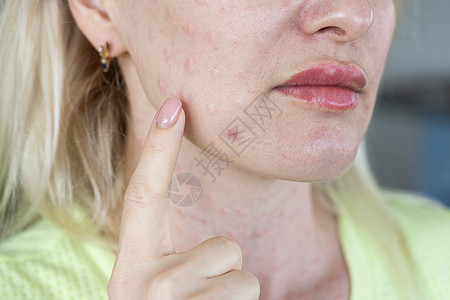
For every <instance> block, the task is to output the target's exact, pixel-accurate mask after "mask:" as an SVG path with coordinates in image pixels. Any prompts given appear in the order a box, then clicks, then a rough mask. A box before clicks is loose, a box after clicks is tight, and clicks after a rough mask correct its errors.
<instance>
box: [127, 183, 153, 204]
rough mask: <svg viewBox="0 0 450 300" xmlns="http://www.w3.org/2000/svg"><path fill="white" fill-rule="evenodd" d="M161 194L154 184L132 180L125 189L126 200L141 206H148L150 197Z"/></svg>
mask: <svg viewBox="0 0 450 300" xmlns="http://www.w3.org/2000/svg"><path fill="white" fill-rule="evenodd" d="M160 194H161V192H158V191H157V190H156V189H155V187H154V186H151V185H148V184H145V183H142V182H136V181H134V182H130V184H129V185H128V187H127V189H126V190H125V195H124V198H125V199H124V200H125V202H128V203H130V202H131V203H133V204H135V205H137V206H139V207H142V206H147V205H148V204H149V199H152V198H153V197H157V196H159V195H160Z"/></svg>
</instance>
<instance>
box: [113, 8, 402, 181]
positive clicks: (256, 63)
mask: <svg viewBox="0 0 450 300" xmlns="http://www.w3.org/2000/svg"><path fill="white" fill-rule="evenodd" d="M112 5H114V8H113V9H112V11H113V14H112V15H111V18H112V19H113V20H114V22H116V23H117V24H118V27H119V30H120V34H121V35H122V38H123V40H124V41H125V43H126V47H127V48H128V52H129V54H130V56H131V58H132V60H133V62H134V67H135V68H136V71H137V73H138V75H139V78H140V84H141V85H142V88H143V90H144V91H145V94H146V95H147V97H148V99H149V101H150V102H151V104H152V105H153V106H154V107H155V108H158V107H159V106H160V105H161V104H162V102H163V101H164V100H165V99H166V98H167V97H169V96H177V97H178V98H179V99H180V100H181V101H182V102H183V108H184V110H185V113H186V128H185V137H186V138H188V139H189V140H190V141H191V142H192V143H194V144H195V145H197V146H198V147H199V148H200V149H205V148H206V147H207V146H208V144H210V142H214V145H215V146H216V147H217V148H219V149H220V150H221V155H222V154H223V153H225V154H226V155H227V157H228V159H229V160H232V161H233V162H232V163H233V164H234V165H235V166H238V167H239V168H241V169H245V170H247V171H250V172H252V173H257V174H260V175H262V176H268V177H276V178H281V179H288V180H296V181H317V180H327V179H333V178H336V177H338V176H340V175H342V174H343V173H344V172H345V171H347V170H348V168H349V167H350V165H351V163H352V162H353V160H354V157H355V154H356V151H357V148H358V145H359V144H360V142H361V140H362V138H363V136H364V134H365V132H366V129H367V126H368V123H369V121H370V118H371V114H372V111H373V107H374V104H375V98H376V93H377V89H378V86H379V82H380V77H381V75H382V72H383V69H384V63H385V59H386V55H387V52H388V49H389V46H390V42H391V38H392V33H393V30H394V27H395V10H394V5H393V3H392V0H279V1H274V0H151V1H150V0H118V1H115V2H114V4H112ZM326 65H328V66H326ZM330 65H331V66H330ZM316 66H324V68H323V69H319V71H317V72H313V74H312V75H310V76H306V77H305V76H303V78H302V79H301V81H300V82H297V86H296V87H293V88H291V89H283V88H280V86H283V85H284V83H285V82H286V81H287V80H288V79H290V78H291V76H292V75H294V74H296V73H299V72H301V71H303V70H306V69H309V68H313V67H316ZM333 66H343V67H344V69H343V72H344V73H339V72H341V71H339V70H337V71H336V69H333ZM351 67H353V68H351ZM355 69H356V70H357V71H356V72H355ZM346 70H347V71H348V70H353V72H350V73H345V72H346ZM358 70H359V71H360V72H359V74H358ZM326 72H328V74H329V75H332V73H333V72H337V73H335V75H338V76H337V77H333V76H328V77H327V76H325V74H326ZM355 74H356V75H359V77H358V76H356V77H352V76H354V75H355ZM361 75H362V76H363V77H362V78H361ZM364 79H365V84H364ZM336 80H337V81H336ZM301 84H303V86H300V85H301ZM345 84H348V85H350V86H352V87H353V88H356V91H354V90H351V89H349V87H348V86H347V87H342V85H345ZM305 85H306V86H305ZM315 85H329V86H328V87H325V88H324V87H317V86H315ZM331 85H334V86H331ZM338 85H340V86H339V87H338ZM277 87H278V88H277ZM283 91H284V92H283ZM289 91H290V92H289ZM294 95H297V96H294ZM305 98H306V99H309V100H311V99H315V100H316V101H318V102H321V103H322V104H324V105H322V104H320V103H315V104H314V103H312V102H310V101H308V100H306V101H305V100H301V99H305ZM355 100H357V102H355ZM349 101H350V102H349ZM333 103H334V105H333ZM131 105H132V106H133V105H142V104H136V103H133V102H132V103H131ZM355 105H356V106H355ZM339 107H340V108H339ZM136 110H137V111H138V110H139V108H136V107H135V109H134V111H136ZM149 122H150V120H149ZM139 138H141V139H145V136H142V137H139ZM210 149H211V148H210ZM199 152H200V150H199ZM221 157H222V158H225V156H221Z"/></svg>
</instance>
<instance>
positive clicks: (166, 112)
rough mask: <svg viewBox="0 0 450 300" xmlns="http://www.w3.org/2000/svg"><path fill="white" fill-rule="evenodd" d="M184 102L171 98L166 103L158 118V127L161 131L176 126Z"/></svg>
mask: <svg viewBox="0 0 450 300" xmlns="http://www.w3.org/2000/svg"><path fill="white" fill-rule="evenodd" d="M181 106H182V102H181V101H180V100H179V99H177V98H175V97H169V98H167V99H166V101H164V103H163V105H162V106H161V108H160V109H159V111H158V114H157V116H156V125H157V126H158V127H159V128H161V129H167V128H170V127H172V126H173V125H175V124H176V123H177V121H178V119H179V115H180V112H181Z"/></svg>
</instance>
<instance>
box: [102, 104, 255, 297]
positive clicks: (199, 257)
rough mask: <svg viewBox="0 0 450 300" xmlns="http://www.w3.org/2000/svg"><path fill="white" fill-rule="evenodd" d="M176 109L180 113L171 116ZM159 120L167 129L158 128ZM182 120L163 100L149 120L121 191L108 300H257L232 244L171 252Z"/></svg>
mask: <svg viewBox="0 0 450 300" xmlns="http://www.w3.org/2000/svg"><path fill="white" fill-rule="evenodd" d="M174 111H175V112H176V111H178V114H177V113H175V115H174V116H173V117H172V118H171V116H172V113H173V112H174ZM157 119H158V120H159V121H162V122H158V125H160V123H163V124H162V125H163V127H167V128H160V127H157V126H156V123H157V121H156V120H157ZM164 120H165V121H166V122H164ZM170 121H173V122H175V125H173V126H172V127H171V125H172V124H170V123H171V122H170ZM184 122H185V115H184V111H183V109H182V108H181V102H180V101H179V100H177V99H174V98H169V99H168V100H166V102H165V103H164V105H163V107H162V109H160V111H159V112H158V114H156V116H155V118H154V119H153V122H152V125H151V127H150V130H149V132H148V135H147V139H146V142H145V145H144V148H143V151H142V155H141V158H140V161H139V163H138V166H137V168H136V170H135V172H134V173H133V175H132V177H131V180H130V183H129V184H128V187H127V189H126V192H125V197H124V205H123V212H122V221H121V225H120V238H119V250H118V254H117V258H116V262H115V264H114V269H113V272H112V275H111V278H110V280H109V283H108V296H109V298H110V299H123V300H135V299H158V300H160V299H258V298H259V293H260V286H259V282H258V280H257V279H256V277H255V276H253V275H252V274H251V273H249V272H247V271H245V270H242V252H241V249H240V247H239V245H238V244H237V243H235V242H234V241H233V240H231V239H229V238H227V237H214V238H210V239H208V240H206V241H204V242H202V243H200V244H198V245H197V246H195V247H194V248H192V249H190V250H188V251H185V252H179V253H176V252H175V250H174V247H173V244H172V238H171V235H170V218H169V200H168V197H167V190H168V185H169V183H170V180H171V179H172V175H173V171H174V168H175V163H176V161H177V157H178V153H179V151H180V145H181V140H182V137H183V130H184ZM164 124H165V125H164Z"/></svg>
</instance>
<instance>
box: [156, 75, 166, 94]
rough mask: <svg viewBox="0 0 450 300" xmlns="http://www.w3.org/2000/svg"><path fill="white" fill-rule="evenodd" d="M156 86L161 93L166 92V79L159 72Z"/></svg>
mask: <svg viewBox="0 0 450 300" xmlns="http://www.w3.org/2000/svg"><path fill="white" fill-rule="evenodd" d="M157 84H158V88H159V90H160V91H161V93H162V94H166V92H167V81H166V80H165V79H164V78H163V77H162V76H161V74H158V81H157Z"/></svg>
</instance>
